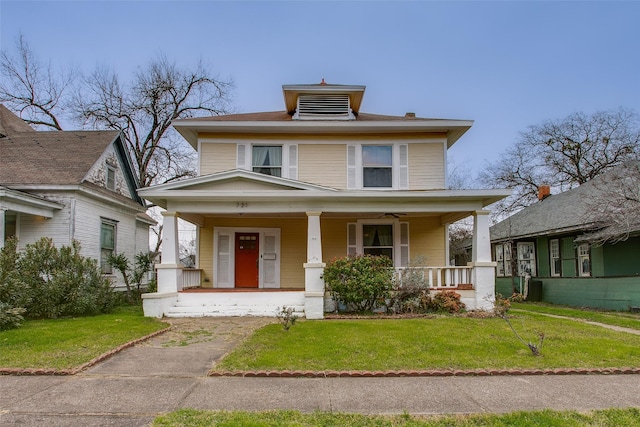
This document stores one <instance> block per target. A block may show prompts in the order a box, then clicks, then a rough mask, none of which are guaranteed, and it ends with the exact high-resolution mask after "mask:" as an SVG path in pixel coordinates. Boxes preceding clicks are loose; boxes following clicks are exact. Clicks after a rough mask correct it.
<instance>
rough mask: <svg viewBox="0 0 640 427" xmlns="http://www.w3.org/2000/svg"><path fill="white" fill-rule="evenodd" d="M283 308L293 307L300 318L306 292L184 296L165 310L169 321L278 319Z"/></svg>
mask: <svg viewBox="0 0 640 427" xmlns="http://www.w3.org/2000/svg"><path fill="white" fill-rule="evenodd" d="M283 306H286V307H291V308H293V309H294V312H295V313H297V314H298V316H303V313H304V292H300V291H291V292H287V291H283V292H269V293H261V292H250V293H249V292H240V293H233V292H221V293H216V292H212V293H196V294H188V293H184V294H183V293H181V294H179V295H178V300H177V301H176V302H175V303H174V304H173V306H171V307H169V308H167V309H166V310H165V313H164V315H165V316H166V317H214V316H218V317H223V316H266V317H275V316H276V314H277V313H278V312H279V311H280V310H281V309H282V307H283Z"/></svg>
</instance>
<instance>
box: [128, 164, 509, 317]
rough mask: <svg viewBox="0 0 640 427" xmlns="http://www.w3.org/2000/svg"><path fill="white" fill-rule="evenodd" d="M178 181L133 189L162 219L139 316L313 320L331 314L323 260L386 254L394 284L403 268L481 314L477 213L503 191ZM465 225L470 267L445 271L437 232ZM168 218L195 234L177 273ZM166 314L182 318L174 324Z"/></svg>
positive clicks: (487, 299)
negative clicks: (188, 264) (285, 310)
mask: <svg viewBox="0 0 640 427" xmlns="http://www.w3.org/2000/svg"><path fill="white" fill-rule="evenodd" d="M265 180H266V181H268V182H265ZM188 181H193V182H191V183H190V184H189V183H188V182H187V183H186V184H185V183H175V184H168V185H165V186H158V187H153V188H148V189H144V190H141V195H142V196H143V197H144V198H146V199H148V200H151V201H153V202H155V203H156V204H158V205H159V206H161V207H163V208H165V209H166V211H165V212H164V213H163V217H164V220H163V241H162V262H161V263H160V264H158V265H156V270H157V277H158V290H157V292H156V293H153V294H146V295H144V310H145V315H147V316H155V317H161V316H169V315H183V316H186V315H189V314H191V315H193V316H228V315H261V316H264V315H271V316H275V314H276V311H277V310H278V309H281V308H282V307H283V306H288V307H293V308H294V309H295V310H296V311H299V312H301V313H304V316H305V317H306V318H308V319H321V318H323V317H324V313H325V312H327V311H332V310H333V309H334V306H333V303H332V301H331V299H330V298H329V295H328V294H327V292H326V289H325V285H324V281H323V279H322V274H323V270H324V267H325V265H326V262H327V261H329V260H331V259H333V258H336V257H342V256H346V255H356V254H367V253H369V254H375V255H380V254H384V255H386V256H389V257H390V258H391V259H392V260H393V264H394V268H395V270H396V272H397V274H396V276H397V277H401V276H402V275H401V274H400V272H401V271H402V270H404V269H409V268H411V269H415V270H416V272H418V274H422V275H423V276H424V278H425V281H426V283H428V285H429V287H430V288H431V289H433V290H434V291H437V290H442V289H453V290H456V291H457V292H459V293H460V294H461V295H462V298H463V302H464V303H465V304H466V305H467V307H469V308H472V309H473V308H490V307H491V304H492V303H491V300H492V296H493V292H494V286H495V268H494V267H495V265H494V263H492V262H491V253H490V242H489V218H488V213H489V212H488V211H486V210H484V207H485V206H487V205H488V204H490V203H492V202H494V201H496V200H499V199H501V198H502V197H504V195H505V194H504V193H505V192H504V190H457V191H451V190H436V191H339V190H334V189H330V188H326V187H320V186H315V185H311V184H305V183H300V182H298V181H291V180H285V179H281V178H274V177H267V178H265V177H264V175H260V174H252V173H250V172H241V171H235V172H230V173H226V174H222V176H210V177H200V178H195V179H194V180H188ZM231 182H233V183H234V185H233V186H231V185H229V184H230V183H231ZM214 184H215V185H214ZM223 184H224V185H223ZM265 184H268V185H265ZM231 187H237V188H245V190H243V191H233V190H229V188H231ZM205 188H206V189H205ZM468 216H473V218H474V234H473V236H474V237H473V250H472V253H473V255H472V261H471V262H470V263H469V264H468V265H467V266H462V267H456V266H451V265H449V264H450V261H449V253H448V232H447V230H448V224H450V223H452V222H455V221H457V220H459V219H462V218H466V217H468ZM179 218H182V219H184V220H186V221H188V222H190V223H192V224H194V225H195V226H196V229H197V231H196V235H197V254H196V267H197V268H196V269H184V268H182V267H181V266H180V264H179V255H178V254H179V251H178V248H179V241H180V237H179V235H178V219H179ZM193 288H196V289H197V291H194V290H193ZM177 307H190V308H188V309H186V308H185V309H180V314H178V309H177Z"/></svg>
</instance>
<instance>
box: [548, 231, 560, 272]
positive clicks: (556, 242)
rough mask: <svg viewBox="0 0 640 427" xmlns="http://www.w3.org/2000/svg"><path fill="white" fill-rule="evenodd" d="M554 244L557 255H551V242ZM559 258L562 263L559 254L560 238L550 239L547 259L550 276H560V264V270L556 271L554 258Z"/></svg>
mask: <svg viewBox="0 0 640 427" xmlns="http://www.w3.org/2000/svg"><path fill="white" fill-rule="evenodd" d="M554 243H555V244H556V250H557V254H556V255H557V256H556V257H554V256H553V244H554ZM556 259H559V260H560V263H562V257H561V256H560V239H551V240H549V261H550V264H551V265H550V266H549V267H550V269H549V270H550V273H551V277H560V276H562V265H561V266H560V271H556V263H555V260H556Z"/></svg>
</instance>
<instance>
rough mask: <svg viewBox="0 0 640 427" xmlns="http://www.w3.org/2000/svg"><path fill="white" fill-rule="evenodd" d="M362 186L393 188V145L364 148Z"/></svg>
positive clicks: (366, 146) (367, 146)
mask: <svg viewBox="0 0 640 427" xmlns="http://www.w3.org/2000/svg"><path fill="white" fill-rule="evenodd" d="M362 186H363V187H365V188H371V187H382V188H391V187H393V152H392V147H391V145H365V146H363V147H362Z"/></svg>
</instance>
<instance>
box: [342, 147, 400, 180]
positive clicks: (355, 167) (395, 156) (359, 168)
mask: <svg viewBox="0 0 640 427" xmlns="http://www.w3.org/2000/svg"><path fill="white" fill-rule="evenodd" d="M372 145H381V146H387V147H388V146H390V147H391V169H392V171H391V177H392V179H391V180H392V183H391V187H364V186H363V168H364V166H363V164H362V147H363V146H372ZM349 147H352V148H351V151H354V154H355V159H350V156H351V155H350V154H349V150H350V148H349ZM353 147H355V149H354V148H353ZM401 147H403V148H402V150H403V151H404V154H405V156H403V158H402V159H401V156H400V153H401ZM350 160H351V162H350ZM349 172H351V173H352V174H354V173H355V182H348V183H347V188H348V189H349V190H356V189H357V190H371V191H387V190H408V189H409V146H408V144H400V143H378V144H375V143H365V144H348V145H347V176H348V175H349Z"/></svg>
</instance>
